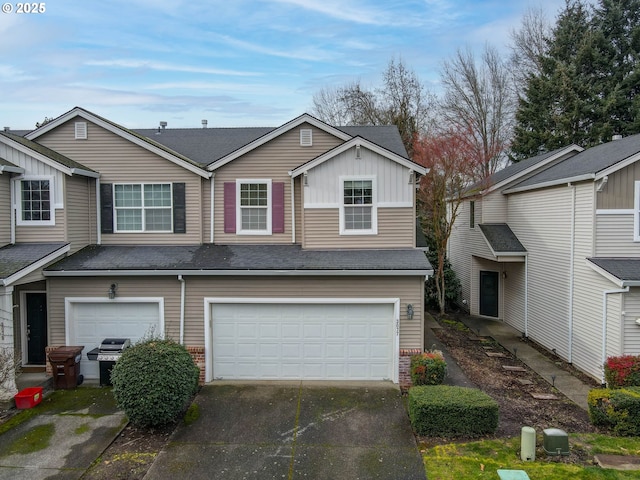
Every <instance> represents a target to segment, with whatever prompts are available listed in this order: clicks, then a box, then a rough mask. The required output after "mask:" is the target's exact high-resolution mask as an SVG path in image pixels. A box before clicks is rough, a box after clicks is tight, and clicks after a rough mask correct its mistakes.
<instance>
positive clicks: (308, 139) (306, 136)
mask: <svg viewBox="0 0 640 480" xmlns="http://www.w3.org/2000/svg"><path fill="white" fill-rule="evenodd" d="M300 146H301V147H312V146H313V129H312V128H301V129H300Z"/></svg>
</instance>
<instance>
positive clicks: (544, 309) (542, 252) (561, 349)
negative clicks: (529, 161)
mask: <svg viewBox="0 0 640 480" xmlns="http://www.w3.org/2000/svg"><path fill="white" fill-rule="evenodd" d="M571 199H572V191H571V189H570V188H568V187H558V188H550V189H544V190H535V191H529V192H524V193H514V194H511V195H509V218H508V224H509V226H510V227H511V229H512V230H513V232H514V233H515V235H516V236H517V237H518V239H519V240H520V241H521V242H522V244H523V245H525V247H526V248H527V251H528V262H529V266H528V268H529V302H528V319H529V328H528V333H529V336H530V337H531V339H532V340H534V341H536V342H538V343H540V344H541V345H544V346H545V347H546V348H548V349H549V350H551V349H555V350H556V351H557V353H558V354H559V355H560V356H561V357H563V358H565V359H566V358H567V356H568V353H569V340H568V335H569V284H570V280H569V270H570V269H569V265H570V263H571V262H570V252H571Z"/></svg>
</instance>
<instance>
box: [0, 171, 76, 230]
mask: <svg viewBox="0 0 640 480" xmlns="http://www.w3.org/2000/svg"><path fill="white" fill-rule="evenodd" d="M34 180H35V181H39V180H47V181H48V182H49V217H50V218H49V220H23V219H22V182H30V181H34ZM12 181H13V182H14V188H15V189H16V195H15V202H16V204H15V206H16V225H17V226H19V227H37V226H52V225H55V224H56V208H63V206H62V205H58V204H56V177H55V176H54V175H22V176H20V177H16V178H15V179H12Z"/></svg>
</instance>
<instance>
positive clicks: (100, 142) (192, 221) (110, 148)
mask: <svg viewBox="0 0 640 480" xmlns="http://www.w3.org/2000/svg"><path fill="white" fill-rule="evenodd" d="M76 120H78V119H77V118H74V119H71V120H69V121H68V122H65V123H64V124H62V125H60V126H59V127H57V128H55V129H53V130H51V131H49V132H46V133H45V134H43V135H41V136H40V137H38V139H37V140H38V143H41V144H43V145H45V146H47V147H49V148H51V149H53V150H55V151H57V152H60V153H62V154H64V155H66V156H67V157H69V158H71V159H73V160H75V161H77V162H79V163H81V164H82V165H84V166H86V167H88V168H91V169H93V170H95V171H97V172H100V183H101V184H106V183H172V182H179V183H185V201H186V227H187V228H186V230H187V231H186V233H185V234H174V233H152V232H147V233H113V234H102V244H103V245H139V244H152V245H179V244H198V243H200V242H201V239H202V220H201V219H202V213H201V202H202V188H201V187H202V185H201V182H200V178H201V177H199V176H198V175H196V174H195V173H192V172H190V171H189V170H186V169H185V168H183V167H181V166H179V165H176V164H175V163H173V162H171V161H169V160H166V159H164V158H162V157H159V156H158V155H156V154H154V153H152V152H150V151H148V150H146V149H144V148H142V147H140V146H138V145H136V144H134V143H131V142H129V141H128V140H125V139H124V138H122V137H120V136H118V135H116V134H114V133H111V132H110V131H108V130H106V129H104V128H102V127H100V126H98V125H96V124H93V123H91V122H88V121H87V139H86V140H76V139H75V122H76ZM82 121H85V120H84V119H82Z"/></svg>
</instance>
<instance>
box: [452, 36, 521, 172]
mask: <svg viewBox="0 0 640 480" xmlns="http://www.w3.org/2000/svg"><path fill="white" fill-rule="evenodd" d="M441 82H442V85H443V87H444V90H445V92H444V96H443V99H442V101H441V104H440V106H441V109H440V110H441V114H442V117H443V119H444V121H445V123H446V124H447V125H448V128H453V129H455V130H456V131H458V132H460V133H461V134H463V135H464V137H465V138H466V141H467V142H468V143H469V150H470V151H471V152H473V153H472V154H473V156H474V160H473V163H474V164H476V165H477V166H478V171H477V172H476V180H482V179H484V178H486V177H488V176H489V175H491V174H492V173H494V172H495V171H496V170H498V169H499V167H501V166H503V163H504V161H505V151H506V149H507V148H508V146H509V141H510V139H511V134H512V130H513V121H514V109H515V101H514V97H513V90H512V88H511V75H510V73H509V69H508V68H507V65H506V64H505V63H504V62H503V61H502V59H501V58H500V55H499V54H498V51H497V50H496V49H495V48H493V47H491V46H490V45H486V46H485V49H484V52H483V54H482V57H481V60H480V61H479V62H477V61H476V58H475V57H474V54H473V52H472V51H471V49H470V48H466V49H464V50H462V49H460V50H458V51H457V52H456V54H455V56H454V57H453V58H452V59H450V60H446V61H445V62H444V64H443V67H442V71H441Z"/></svg>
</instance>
